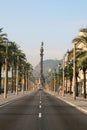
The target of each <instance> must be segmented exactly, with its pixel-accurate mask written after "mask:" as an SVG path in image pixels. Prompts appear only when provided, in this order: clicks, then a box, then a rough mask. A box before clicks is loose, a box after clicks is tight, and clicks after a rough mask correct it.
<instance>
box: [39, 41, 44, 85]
mask: <svg viewBox="0 0 87 130" xmlns="http://www.w3.org/2000/svg"><path fill="white" fill-rule="evenodd" d="M43 45H44V43H43V42H41V49H40V87H43V86H44V76H43V55H44V54H43V52H44V49H43Z"/></svg>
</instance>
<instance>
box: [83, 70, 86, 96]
mask: <svg viewBox="0 0 87 130" xmlns="http://www.w3.org/2000/svg"><path fill="white" fill-rule="evenodd" d="M83 75H84V93H83V98H86V73H85V70H84V71H83Z"/></svg>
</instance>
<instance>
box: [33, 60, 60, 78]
mask: <svg viewBox="0 0 87 130" xmlns="http://www.w3.org/2000/svg"><path fill="white" fill-rule="evenodd" d="M58 64H61V66H62V60H50V59H48V60H44V61H43V73H44V76H45V77H46V76H47V75H48V73H49V71H53V70H55V69H57V68H58ZM33 74H34V77H39V75H40V63H39V64H38V65H37V66H36V67H35V68H34V71H33Z"/></svg>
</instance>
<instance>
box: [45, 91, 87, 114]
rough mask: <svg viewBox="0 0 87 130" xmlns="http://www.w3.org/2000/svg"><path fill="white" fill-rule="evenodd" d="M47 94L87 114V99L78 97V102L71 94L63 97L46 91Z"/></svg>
mask: <svg viewBox="0 0 87 130" xmlns="http://www.w3.org/2000/svg"><path fill="white" fill-rule="evenodd" d="M46 92H48V93H50V94H52V95H54V96H56V97H57V98H59V99H60V100H62V101H64V102H66V103H68V104H69V105H71V106H73V107H75V108H76V109H78V110H80V111H82V112H84V113H85V114H87V98H86V99H84V98H83V97H76V100H74V99H73V96H72V95H69V94H66V95H65V96H61V95H58V94H57V93H54V92H51V91H46Z"/></svg>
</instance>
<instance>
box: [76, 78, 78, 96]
mask: <svg viewBox="0 0 87 130" xmlns="http://www.w3.org/2000/svg"><path fill="white" fill-rule="evenodd" d="M76 96H78V80H77V77H76Z"/></svg>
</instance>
